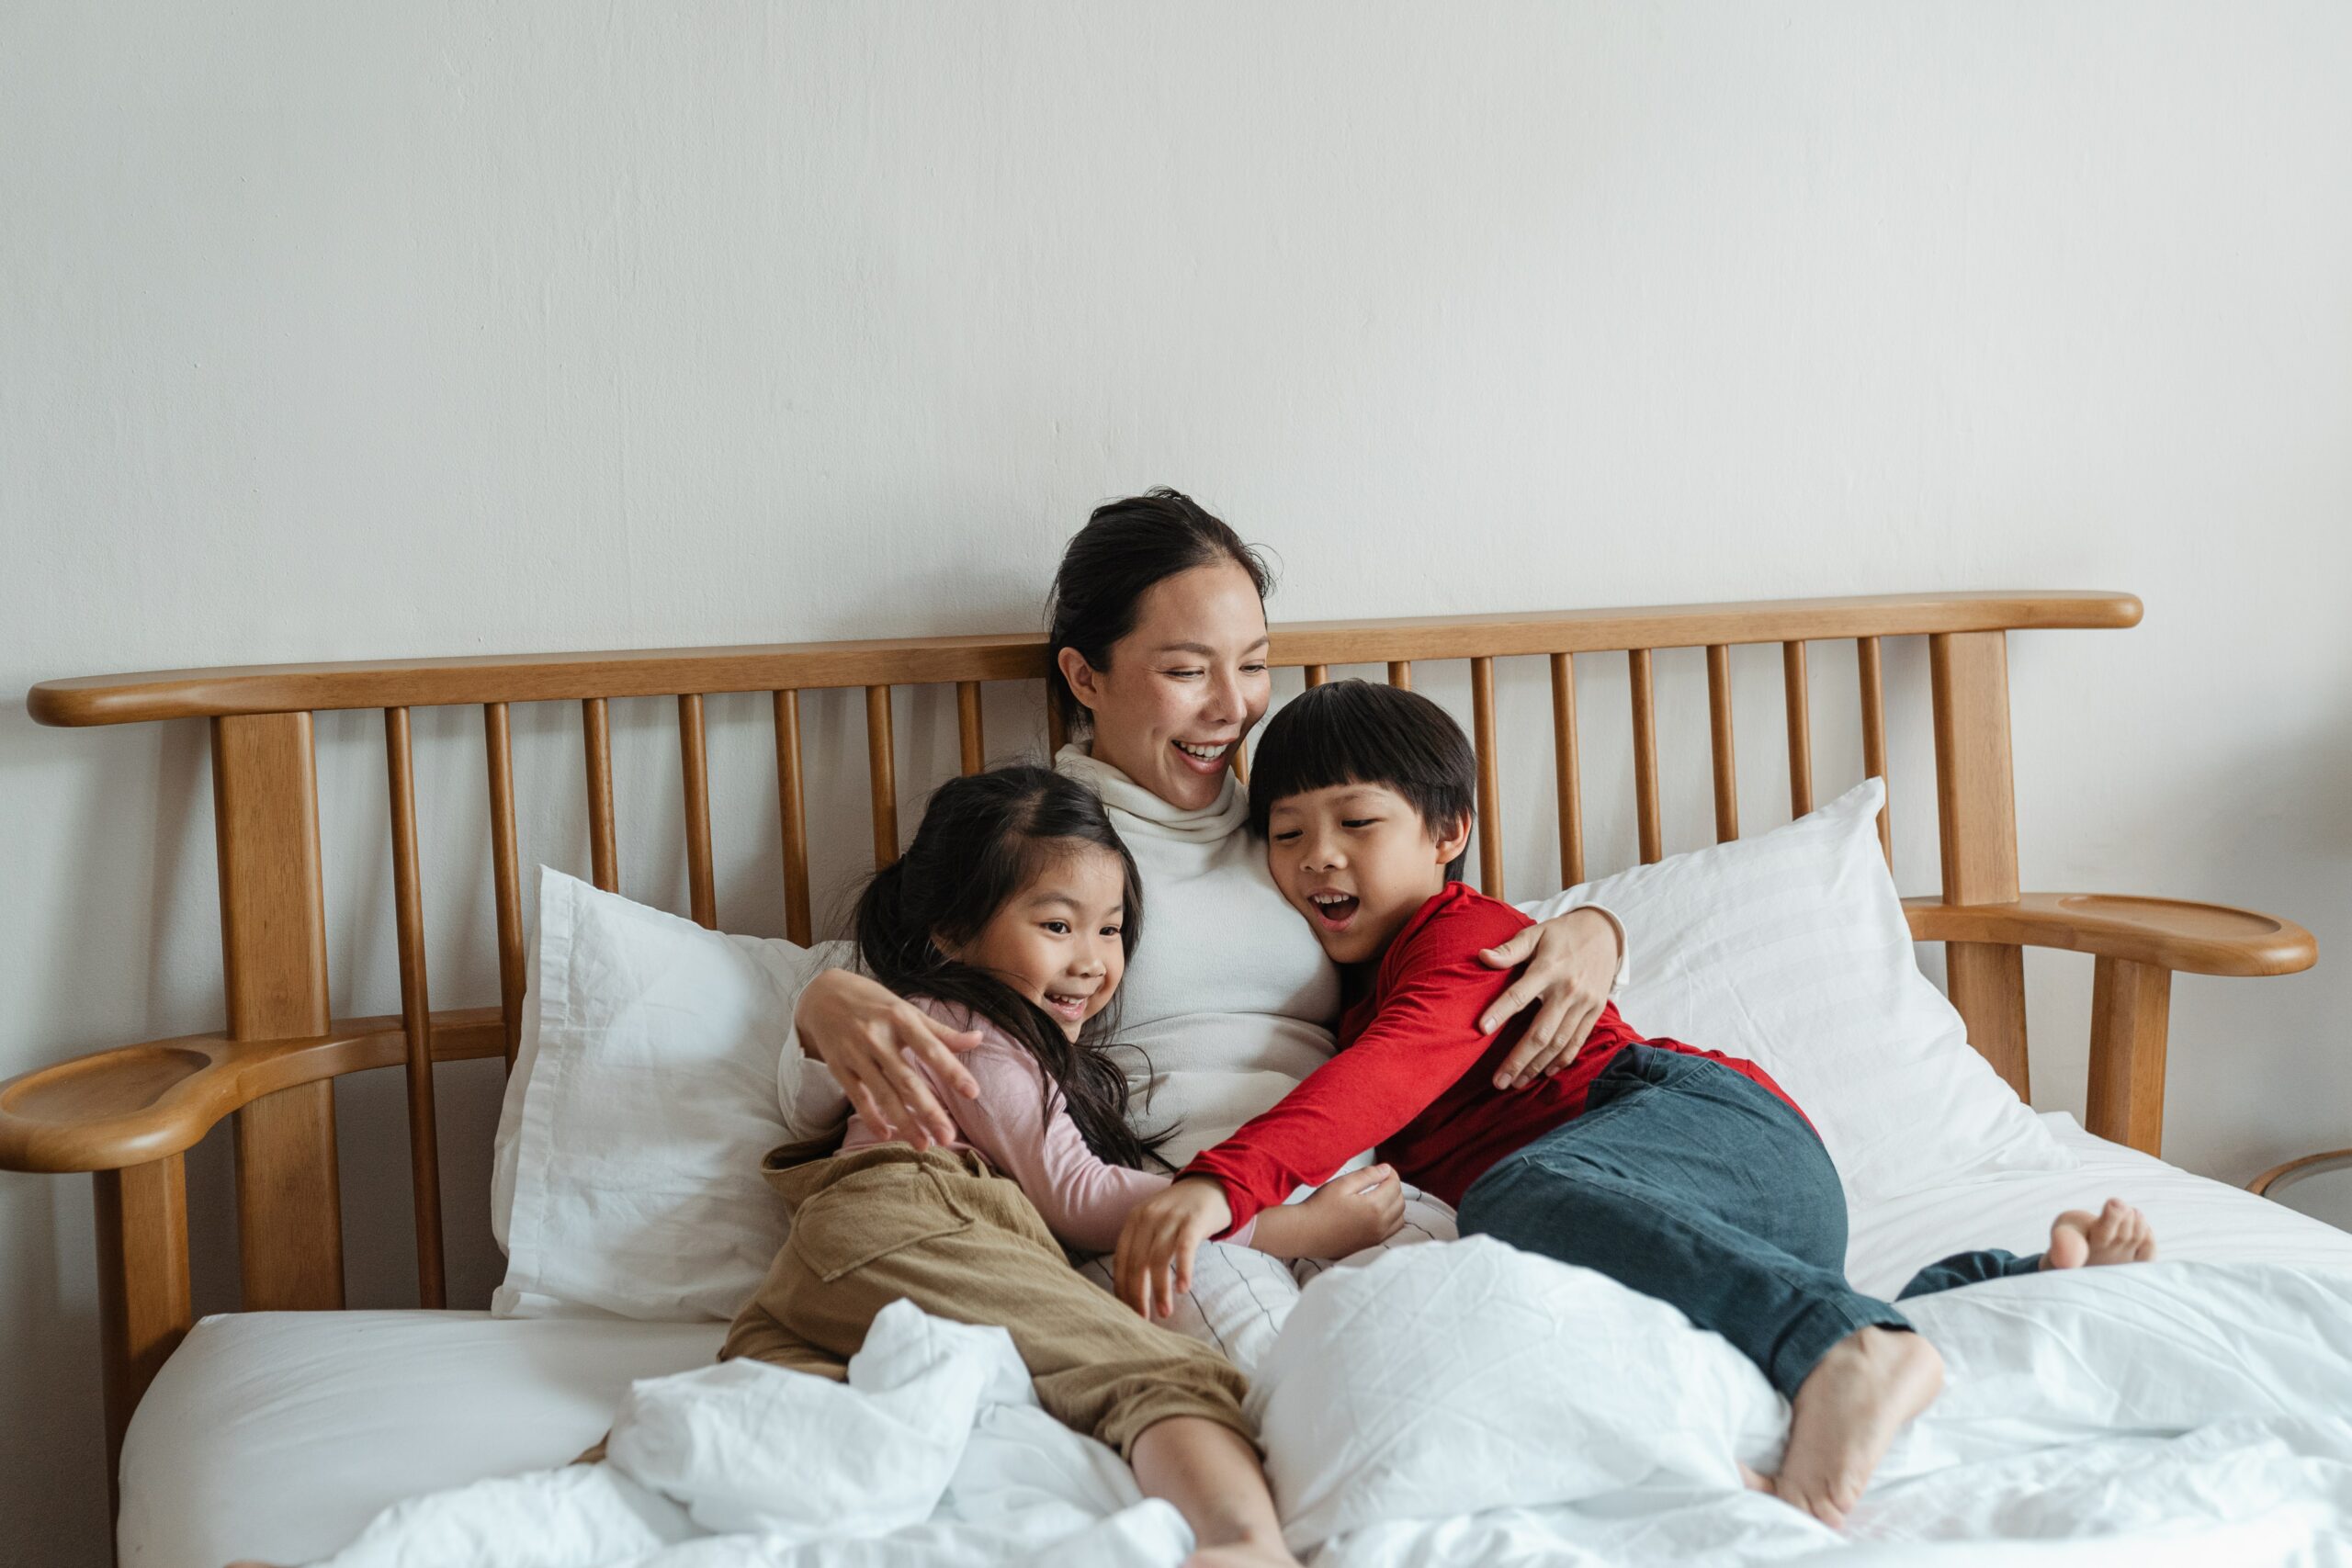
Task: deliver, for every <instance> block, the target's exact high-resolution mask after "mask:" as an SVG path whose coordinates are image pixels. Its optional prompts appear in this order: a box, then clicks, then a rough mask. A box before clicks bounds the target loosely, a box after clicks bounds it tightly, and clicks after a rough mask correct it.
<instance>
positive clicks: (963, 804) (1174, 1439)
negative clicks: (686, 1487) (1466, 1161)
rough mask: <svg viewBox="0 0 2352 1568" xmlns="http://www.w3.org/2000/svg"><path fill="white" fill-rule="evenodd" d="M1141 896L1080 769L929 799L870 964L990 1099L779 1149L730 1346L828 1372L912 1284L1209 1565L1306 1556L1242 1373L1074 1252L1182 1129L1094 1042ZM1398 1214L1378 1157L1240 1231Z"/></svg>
mask: <svg viewBox="0 0 2352 1568" xmlns="http://www.w3.org/2000/svg"><path fill="white" fill-rule="evenodd" d="M1142 902H1143V900H1142V887H1141V884H1140V881H1139V879H1138V877H1137V875H1136V867H1135V863H1134V861H1133V860H1132V859H1130V858H1129V856H1128V854H1127V852H1126V849H1125V845H1123V844H1122V843H1121V842H1120V840H1119V838H1118V835H1117V833H1116V832H1115V831H1114V829H1112V827H1111V822H1110V818H1109V817H1108V816H1107V815H1106V813H1105V812H1104V810H1103V804H1102V802H1101V800H1100V799H1098V798H1097V797H1096V795H1094V793H1093V792H1092V791H1091V790H1090V789H1088V788H1087V787H1086V786H1085V785H1083V784H1079V783H1077V782H1076V781H1074V780H1071V779H1069V778H1065V777H1063V776H1061V775H1059V774H1057V773H1051V772H1048V771H1047V770H1046V769H1043V768H1034V767H1011V768H1002V769H999V770H997V771H995V772H992V773H979V774H976V775H973V776H970V777H967V778H960V779H956V780H955V781H953V782H952V783H950V784H945V785H944V786H942V787H941V788H940V789H939V791H938V792H937V793H936V794H934V795H933V796H932V798H931V802H930V805H929V807H927V808H926V809H925V811H924V813H923V819H922V827H921V828H919V829H917V830H916V833H915V839H914V842H913V843H912V844H911V845H910V847H909V848H908V850H907V852H906V853H905V854H904V855H902V856H901V857H900V858H899V860H898V861H897V862H896V863H893V864H892V865H890V866H889V867H888V868H886V869H885V870H884V871H882V872H881V873H880V874H877V875H876V877H875V879H874V881H873V882H872V883H871V884H870V885H869V886H867V888H866V891H865V897H863V898H862V899H861V900H860V901H859V904H858V909H857V942H858V948H859V957H860V959H861V961H862V962H863V963H864V964H865V968H866V969H867V971H868V972H869V973H870V974H872V975H873V976H875V978H876V979H878V980H879V981H881V982H882V983H883V984H884V985H886V986H888V987H890V988H891V989H892V990H894V991H896V992H898V993H899V995H901V996H903V997H905V998H908V999H909V1000H910V1001H911V1002H913V1003H914V1004H915V1005H917V1006H919V1007H921V1008H922V1009H923V1010H925V1011H927V1012H928V1013H930V1014H931V1015H932V1016H933V1017H935V1018H937V1019H939V1020H940V1021H942V1022H943V1023H944V1024H946V1025H947V1026H948V1027H949V1028H950V1029H951V1030H955V1031H968V1032H972V1033H975V1034H977V1035H978V1037H979V1041H980V1043H978V1045H976V1046H973V1047H971V1048H970V1049H969V1050H967V1052H966V1053H965V1054H964V1055H963V1056H962V1058H961V1060H962V1064H963V1066H964V1067H965V1068H966V1069H967V1072H968V1073H969V1074H970V1076H971V1077H972V1079H973V1082H974V1083H975V1084H976V1085H977V1088H978V1092H977V1094H972V1095H966V1094H961V1093H949V1092H946V1090H945V1089H944V1086H943V1085H941V1084H940V1083H939V1082H938V1081H937V1080H935V1079H934V1080H932V1087H933V1089H934V1090H936V1091H937V1092H938V1098H939V1101H940V1103H942V1104H944V1105H945V1106H947V1107H949V1108H950V1111H951V1113H952V1115H953V1117H954V1120H955V1122H956V1137H955V1138H953V1139H951V1140H950V1141H948V1142H947V1143H945V1144H941V1145H933V1146H931V1147H927V1148H923V1149H917V1148H915V1147H914V1146H913V1145H910V1144H908V1143H905V1142H899V1141H897V1140H895V1139H893V1138H892V1137H891V1136H890V1135H889V1134H888V1131H887V1130H885V1129H883V1128H881V1127H878V1126H876V1124H875V1123H874V1122H873V1121H872V1120H870V1119H869V1117H868V1116H867V1115H865V1114H864V1113H860V1114H857V1115H854V1116H853V1117H852V1118H851V1120H850V1123H849V1129H848V1132H847V1134H846V1136H845V1137H844V1138H843V1140H842V1145H841V1147H840V1149H839V1151H838V1152H836V1153H833V1154H831V1156H830V1157H826V1156H823V1155H821V1154H819V1153H818V1151H816V1150H813V1149H811V1148H810V1147H809V1146H807V1145H792V1146H788V1147H786V1148H783V1149H778V1150H776V1151H775V1153H774V1154H772V1155H770V1156H768V1159H767V1162H766V1173H767V1177H768V1179H769V1181H770V1183H771V1184H772V1185H774V1186H775V1189H776V1190H777V1191H778V1192H780V1193H782V1194H783V1197H784V1200H785V1202H786V1204H787V1205H788V1206H789V1207H790V1209H791V1211H792V1235H791V1239H790V1240H789V1241H788V1242H787V1243H786V1246H785V1247H784V1250H783V1251H782V1252H781V1253H779V1254H778V1255H777V1257H776V1260H775V1266H774V1267H773V1268H772V1269H770V1270H769V1272H768V1276H767V1279H766V1280H765V1281H764V1282H763V1284H762V1285H761V1287H760V1290H759V1292H758V1293H757V1294H756V1295H755V1296H753V1298H752V1301H751V1302H750V1303H749V1304H747V1305H746V1306H745V1307H744V1308H743V1310H742V1311H741V1313H740V1314H737V1316H736V1319H735V1322H734V1325H733V1326H732V1327H731V1328H730V1329H729V1332H728V1337H727V1342H726V1345H725V1347H724V1348H722V1349H721V1350H720V1352H719V1355H720V1357H721V1359H727V1358H731V1357H737V1356H750V1357H753V1358H756V1359H760V1360H763V1361H769V1362H773V1363H775V1364H776V1365H779V1366H784V1367H788V1368H791V1369H793V1370H795V1371H805V1372H814V1373H816V1374H818V1375H820V1376H823V1377H831V1378H835V1379H838V1378H841V1377H842V1376H843V1375H844V1363H845V1359H846V1358H847V1357H848V1356H850V1355H851V1354H852V1353H854V1351H855V1350H856V1349H857V1348H858V1347H859V1346H860V1345H861V1344H862V1343H863V1342H864V1340H865V1333H866V1329H867V1327H868V1325H870V1324H871V1323H872V1321H873V1319H874V1316H875V1314H876V1313H878V1312H880V1311H881V1309H882V1308H883V1307H884V1306H886V1305H888V1303H891V1302H893V1301H896V1300H898V1299H899V1297H901V1296H903V1297H906V1298H908V1299H910V1300H911V1301H913V1302H914V1303H915V1304H916V1305H917V1306H919V1307H922V1309H923V1310H924V1311H926V1312H929V1313H933V1314H937V1315H939V1316H942V1317H949V1318H955V1319H957V1320H960V1321H963V1322H967V1323H987V1324H999V1325H1002V1326H1003V1327H1004V1328H1005V1329H1006V1330H1008V1331H1009V1332H1010V1333H1011V1335H1012V1341H1013V1344H1014V1346H1015V1348H1017V1349H1018V1350H1019V1351H1020V1354H1021V1358H1022V1360H1023V1362H1024V1363H1025V1364H1026V1365H1027V1367H1028V1369H1029V1372H1030V1376H1031V1377H1032V1378H1033V1379H1034V1380H1035V1384H1036V1390H1037V1397H1038V1400H1039V1402H1040V1403H1042V1404H1044V1405H1045V1407H1046V1410H1047V1411H1049V1412H1051V1413H1052V1414H1053V1415H1054V1416H1056V1417H1057V1418H1058V1419H1060V1420H1061V1421H1063V1422H1065V1423H1066V1424H1068V1425H1069V1426H1070V1427H1075V1428H1077V1429H1078V1430H1079V1431H1081V1432H1087V1433H1091V1435H1093V1436H1094V1437H1096V1438H1100V1439H1101V1440H1102V1441H1103V1442H1105V1443H1108V1444H1110V1445H1112V1446H1113V1447H1114V1448H1116V1449H1118V1450H1120V1451H1121V1452H1122V1453H1123V1454H1125V1456H1126V1458H1127V1459H1128V1461H1129V1462H1130V1463H1132V1464H1133V1466H1134V1467H1135V1472H1136V1482H1137V1483H1138V1484H1139V1485H1140V1486H1141V1487H1142V1489H1143V1490H1144V1491H1145V1492H1146V1493H1147V1494H1148V1495H1153V1496H1159V1497H1165V1498H1167V1499H1168V1500H1169V1501H1170V1503H1172V1504H1174V1505H1175V1506H1176V1508H1177V1509H1178V1511H1179V1512H1181V1513H1182V1515H1183V1516H1184V1518H1185V1520H1186V1522H1188V1523H1189V1524H1190V1525H1191V1526H1192V1527H1193V1533H1194V1535H1195V1536H1196V1538H1197V1539H1198V1540H1199V1542H1200V1544H1201V1546H1202V1548H1203V1551H1202V1552H1201V1554H1200V1556H1199V1557H1198V1558H1196V1559H1195V1561H1197V1562H1204V1563H1209V1562H1235V1563H1239V1562H1293V1561H1295V1560H1294V1559H1293V1558H1292V1557H1291V1556H1290V1554H1289V1553H1288V1551H1285V1550H1284V1548H1283V1544H1282V1535H1281V1528H1280V1525H1279V1522H1278V1521H1277V1519H1276V1517H1275V1514H1274V1507H1273V1503H1272V1498H1271V1496H1270V1495H1269V1493H1268V1491H1267V1487H1266V1480H1265V1475H1264V1472H1263V1471H1262V1470H1261V1468H1260V1467H1259V1463H1258V1458H1257V1453H1256V1450H1255V1446H1254V1434H1253V1433H1252V1431H1251V1428H1250V1424H1249V1421H1248V1420H1247V1418H1246V1417H1245V1416H1243V1414H1242V1408H1241V1402H1242V1396H1243V1393H1244V1392H1245V1384H1244V1382H1243V1379H1242V1376H1241V1374H1240V1373H1239V1372H1238V1371H1236V1370H1235V1369H1234V1368H1233V1367H1232V1366H1231V1365H1230V1364H1229V1363H1228V1362H1227V1361H1226V1360H1225V1359H1224V1358H1222V1357H1221V1356H1219V1355H1217V1354H1216V1351H1214V1350H1212V1349H1210V1348H1207V1347H1206V1346H1204V1345H1201V1344H1199V1343H1196V1342H1195V1341H1193V1340H1191V1339H1187V1338H1185V1337H1182V1336H1181V1335H1177V1334H1174V1333H1172V1332H1170V1331H1169V1330H1168V1329H1166V1328H1163V1327H1160V1326H1159V1325H1154V1324H1150V1323H1147V1322H1145V1321H1144V1320H1143V1319H1141V1318H1139V1317H1137V1316H1136V1314H1134V1313H1131V1312H1129V1311H1127V1310H1126V1309H1125V1307H1124V1306H1122V1305H1121V1304H1120V1303H1119V1302H1118V1301H1117V1299H1116V1298H1114V1296H1112V1295H1110V1294H1109V1293H1107V1292H1103V1291H1102V1290H1101V1289H1099V1288H1097V1287H1096V1286H1094V1285H1093V1284H1091V1283H1089V1282H1088V1281H1087V1280H1084V1279H1082V1278H1080V1275H1079V1274H1078V1273H1077V1272H1076V1271H1075V1270H1074V1269H1072V1268H1071V1267H1070V1265H1069V1260H1068V1258H1066V1257H1065V1255H1064V1248H1065V1247H1068V1248H1070V1249H1072V1250H1077V1251H1092V1252H1102V1251H1107V1250H1109V1249H1110V1248H1111V1247H1113V1246H1114V1244H1115V1242H1116V1241H1117V1239H1118V1235H1119V1228H1120V1226H1121V1224H1123V1223H1124V1221H1125V1218H1126V1215H1127V1212H1128V1211H1129V1210H1130V1209H1132V1208H1133V1207H1134V1206H1135V1205H1136V1203H1138V1202H1140V1201H1143V1200H1144V1199H1145V1198H1148V1197H1149V1196H1151V1195H1152V1194H1154V1193H1156V1192H1159V1190H1162V1189H1164V1188H1165V1187H1166V1186H1167V1185H1168V1182H1169V1179H1170V1178H1169V1176H1168V1175H1167V1174H1164V1173H1148V1172H1146V1171H1144V1170H1142V1169H1140V1168H1139V1167H1141V1166H1142V1165H1143V1164H1144V1163H1145V1162H1146V1161H1147V1160H1148V1159H1149V1158H1151V1156H1152V1149H1153V1147H1154V1145H1156V1144H1158V1143H1159V1142H1160V1141H1161V1140H1162V1139H1164V1138H1166V1137H1167V1136H1168V1135H1169V1134H1168V1133H1167V1132H1162V1133H1160V1134H1158V1135H1157V1136H1154V1137H1144V1136H1140V1135H1138V1134H1136V1132H1135V1131H1133V1130H1132V1129H1131V1128H1130V1127H1129V1125H1128V1123H1127V1119H1126V1111H1127V1079H1126V1075H1125V1073H1124V1072H1122V1071H1121V1070H1120V1068H1119V1066H1117V1064H1115V1063H1114V1062H1113V1061H1112V1060H1111V1059H1110V1058H1109V1057H1107V1056H1106V1055H1104V1054H1103V1046H1104V1044H1105V1043H1106V1041H1107V1037H1108V1035H1109V1033H1110V1024H1111V1018H1112V1015H1111V1013H1110V1012H1109V1011H1108V1009H1109V1007H1110V1004H1111V1000H1112V997H1113V995H1114V993H1115V992H1116V990H1117V989H1118V985H1119V979H1120V976H1121V975H1122V974H1124V973H1125V967H1126V961H1127V957H1128V955H1129V954H1130V953H1132V952H1133V951H1134V949H1135V944H1136V939H1137V937H1138V934H1139V932H1140V930H1141V926H1142V916H1143V908H1142ZM908 1059H909V1060H910V1061H912V1060H913V1059H912V1058H911V1057H910V1058H908ZM909 1070H910V1071H911V1072H921V1073H923V1074H924V1075H925V1076H926V1077H928V1076H929V1073H930V1069H929V1068H928V1067H927V1066H922V1065H921V1064H916V1065H915V1066H910V1068H909ZM810 1156H815V1157H810ZM1401 1213H1402V1197H1401V1193H1400V1190H1399V1188H1398V1185H1397V1180H1396V1179H1395V1176H1394V1173H1393V1172H1389V1171H1387V1170H1385V1168H1374V1170H1372V1171H1365V1172H1358V1173H1355V1175H1354V1177H1353V1178H1352V1179H1343V1180H1339V1181H1334V1182H1332V1183H1330V1184H1329V1186H1327V1187H1326V1188H1324V1189H1323V1190H1321V1191H1320V1192H1318V1193H1317V1194H1316V1196H1314V1197H1313V1198H1311V1199H1309V1200H1307V1201H1306V1202H1304V1203H1300V1204H1296V1205H1293V1206H1289V1207H1277V1208H1274V1209H1270V1210H1269V1211H1268V1212H1267V1213H1264V1214H1262V1215H1260V1216H1259V1217H1258V1219H1257V1220H1256V1222H1255V1224H1254V1225H1252V1226H1250V1227H1248V1228H1247V1229H1246V1230H1245V1231H1243V1232H1242V1233H1240V1234H1238V1235H1237V1236H1235V1237H1234V1238H1233V1239H1236V1240H1239V1241H1244V1242H1246V1243H1248V1244H1249V1245H1251V1246H1254V1247H1258V1248H1260V1249H1261V1250H1263V1251H1266V1252H1271V1253H1273V1254H1276V1255H1277V1256H1283V1257H1323V1258H1333V1257H1340V1256H1344V1255H1346V1254H1347V1253H1350V1252H1352V1251H1355V1250H1357V1249H1358V1248H1361V1247H1369V1246H1372V1245H1374V1244H1375V1243H1376V1242H1378V1241H1381V1240H1383V1239H1385V1237H1386V1236H1387V1235H1389V1234H1390V1233H1391V1232H1392V1231H1394V1230H1395V1229H1396V1228H1397V1223H1398V1220H1399V1219H1400V1217H1401Z"/></svg>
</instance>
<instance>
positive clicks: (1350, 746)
mask: <svg viewBox="0 0 2352 1568" xmlns="http://www.w3.org/2000/svg"><path fill="white" fill-rule="evenodd" d="M1333 784H1380V785H1383V786H1385V788H1388V789H1393V790H1395V791H1396V792H1397V794H1398V795H1403V796H1404V797H1405V798H1406V799H1407V800H1408V801H1410V802H1411V803H1412V806H1413V809H1414V810H1415V811H1418V812H1419V813H1420V818H1421V825H1422V826H1423V827H1425V828H1427V829H1429V830H1430V833H1432V834H1433V835H1436V836H1439V837H1442V836H1443V835H1445V834H1446V833H1449V832H1452V831H1453V830H1454V829H1457V828H1458V827H1461V826H1464V825H1465V824H1467V823H1469V822H1471V821H1473V820H1474V819H1475V818H1476V814H1477V813H1476V808H1477V788H1478V761H1477V758H1476V756H1475V755H1474V754H1473V753H1472V751H1471V750H1470V739H1469V737H1467V736H1465V735H1464V734H1463V733H1462V727H1461V726H1460V725H1458V724H1456V723H1454V722H1453V717H1452V716H1450V715H1448V714H1447V713H1446V711H1445V710H1444V709H1443V708H1442V707H1440V706H1438V705H1436V704H1435V703H1433V702H1431V701H1430V700H1429V698H1427V697H1425V696H1422V695H1420V694H1419V693H1416V692H1400V691H1398V690H1397V688H1396V687H1394V686H1381V685H1375V684H1374V683H1373V682H1369V681H1331V682H1326V683H1324V684H1323V685H1320V686H1310V687H1308V688H1307V689H1306V692H1305V693H1303V694H1301V695H1299V696H1297V697H1295V698H1294V699H1292V701H1291V702H1290V704H1289V705H1286V706H1285V707H1284V708H1283V710H1282V711H1281V712H1280V713H1278V714H1276V715H1274V716H1273V717H1272V719H1271V720H1269V721H1268V723H1267V725H1266V733H1265V734H1264V735H1263V736H1261V738H1260V739H1259V741H1258V750H1257V751H1256V753H1255V754H1254V755H1253V756H1252V757H1251V758H1250V831H1251V832H1253V833H1255V834H1257V835H1258V837H1260V838H1261V839H1262V838H1264V837H1265V836H1266V819H1267V818H1269V817H1271V816H1272V815H1273V810H1274V803H1275V802H1276V801H1278V800H1284V799H1287V798H1289V797H1290V796H1292V795H1305V794H1306V793H1307V792H1309V791H1310V790H1318V789H1329V787H1330V786H1332V785H1333ZM1468 859H1469V852H1468V845H1467V844H1466V843H1465V844H1464V852H1463V853H1461V854H1458V855H1456V856H1454V857H1453V863H1452V864H1450V865H1448V866H1447V867H1446V868H1445V874H1446V878H1447V880H1449V881H1453V880H1456V879H1458V878H1459V877H1460V876H1461V875H1462V869H1463V865H1464V863H1465V862H1466V861H1467V860H1468Z"/></svg>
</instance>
